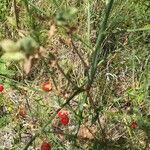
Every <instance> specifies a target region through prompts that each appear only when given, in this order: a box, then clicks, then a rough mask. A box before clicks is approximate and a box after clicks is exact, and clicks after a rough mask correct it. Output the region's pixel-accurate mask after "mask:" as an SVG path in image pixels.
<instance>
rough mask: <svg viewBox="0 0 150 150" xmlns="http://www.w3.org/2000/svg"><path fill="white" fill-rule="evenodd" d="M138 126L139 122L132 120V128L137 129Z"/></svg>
mask: <svg viewBox="0 0 150 150" xmlns="http://www.w3.org/2000/svg"><path fill="white" fill-rule="evenodd" d="M137 126H138V124H137V123H136V122H135V121H132V122H131V125H130V127H131V128H132V129H136V128H137Z"/></svg>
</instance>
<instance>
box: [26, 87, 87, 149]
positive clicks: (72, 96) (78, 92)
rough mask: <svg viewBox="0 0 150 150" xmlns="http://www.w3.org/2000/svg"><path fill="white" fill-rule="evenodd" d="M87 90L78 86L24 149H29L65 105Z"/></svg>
mask: <svg viewBox="0 0 150 150" xmlns="http://www.w3.org/2000/svg"><path fill="white" fill-rule="evenodd" d="M84 91H85V90H84V89H83V88H82V87H81V88H78V89H77V90H76V91H75V92H74V93H73V94H72V95H71V96H70V97H69V98H68V99H67V100H66V102H65V103H64V104H62V105H61V107H60V108H59V109H58V110H57V111H56V112H55V114H53V115H52V116H51V118H50V119H49V121H48V122H47V123H46V124H45V125H44V126H43V127H42V128H41V130H40V131H39V132H37V133H36V134H35V135H34V136H33V137H32V138H31V139H30V141H29V142H28V143H27V145H26V146H25V148H24V149H23V150H27V149H28V148H29V146H30V145H31V144H32V142H33V141H34V140H35V139H36V138H37V137H38V136H39V135H40V133H42V132H44V131H45V128H46V127H47V126H48V125H49V124H50V123H51V122H52V120H53V119H54V118H55V116H56V115H57V113H58V112H59V111H60V110H61V109H63V107H65V106H66V105H67V104H69V102H70V101H71V100H72V99H73V98H74V97H75V96H76V95H78V94H80V93H82V92H84Z"/></svg>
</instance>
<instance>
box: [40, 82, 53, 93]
mask: <svg viewBox="0 0 150 150" xmlns="http://www.w3.org/2000/svg"><path fill="white" fill-rule="evenodd" d="M42 89H43V91H45V92H49V91H51V90H52V84H51V83H50V82H44V83H43V84H42Z"/></svg>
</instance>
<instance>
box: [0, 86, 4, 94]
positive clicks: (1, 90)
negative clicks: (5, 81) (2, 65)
mask: <svg viewBox="0 0 150 150" xmlns="http://www.w3.org/2000/svg"><path fill="white" fill-rule="evenodd" d="M3 90H4V86H3V85H2V84H0V93H1V92H3Z"/></svg>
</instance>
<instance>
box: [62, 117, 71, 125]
mask: <svg viewBox="0 0 150 150" xmlns="http://www.w3.org/2000/svg"><path fill="white" fill-rule="evenodd" d="M60 122H61V123H62V124H63V125H67V124H68V123H69V118H68V116H66V117H63V118H61V120H60Z"/></svg>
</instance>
